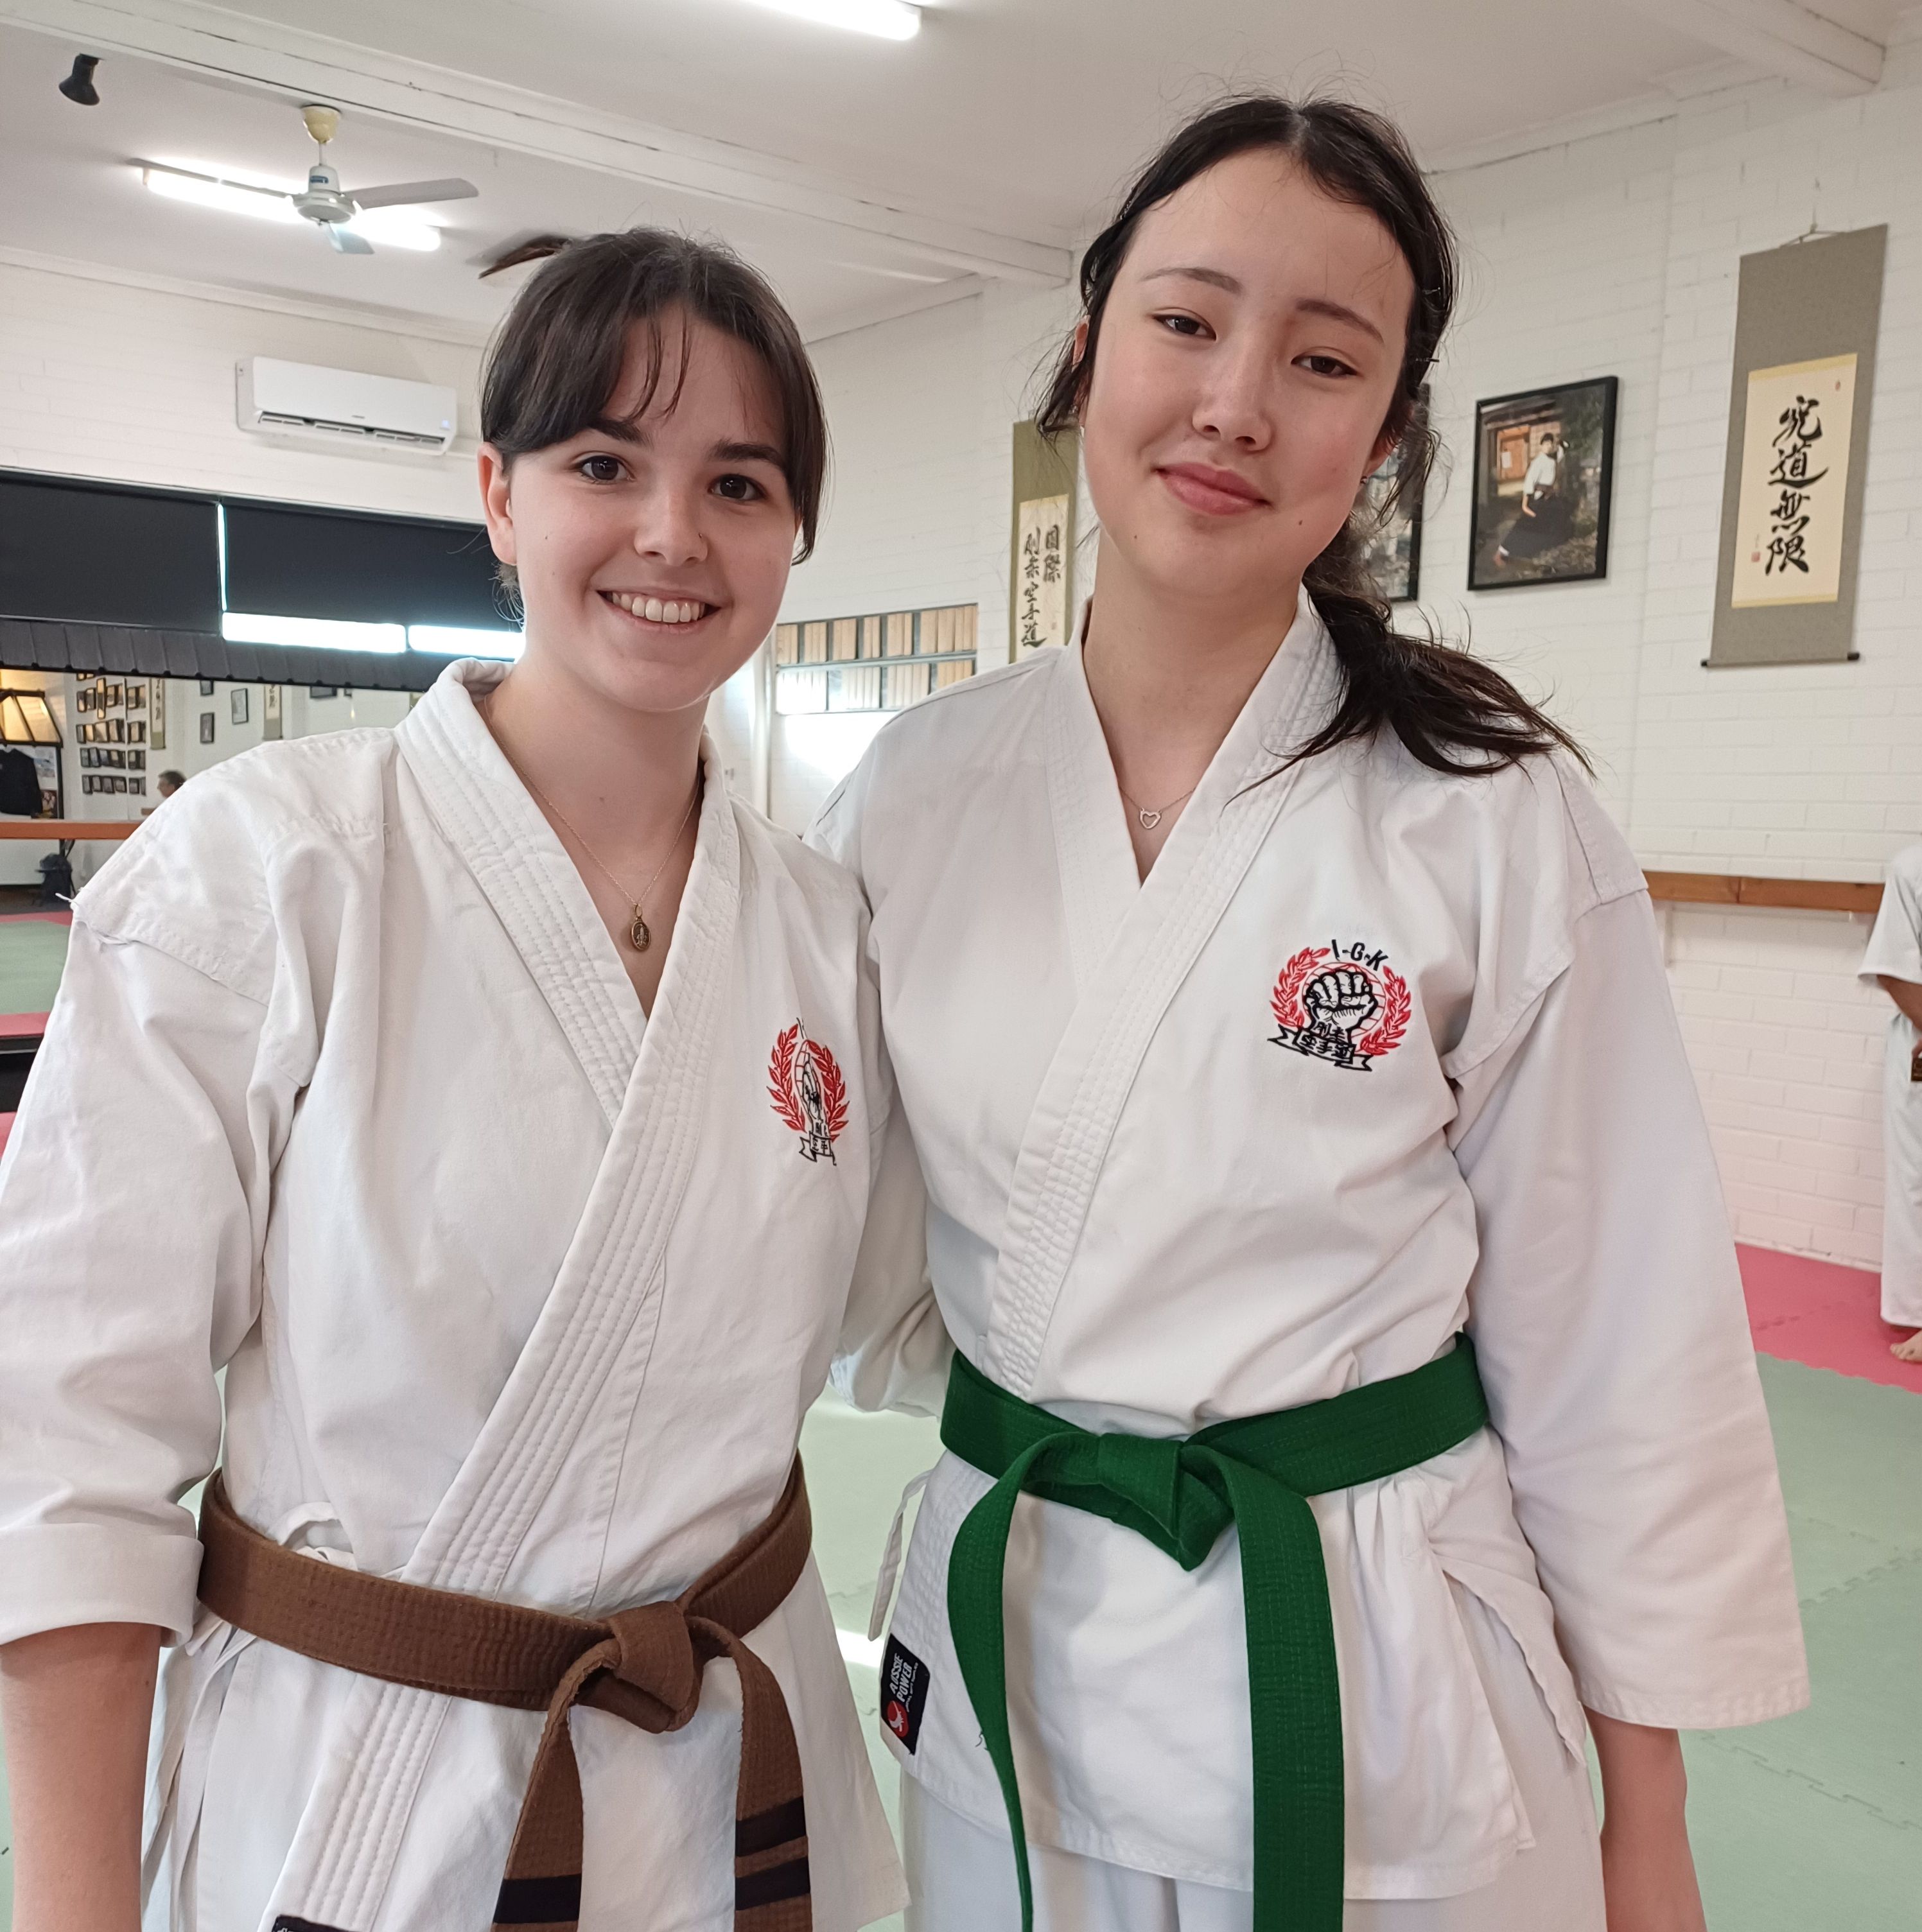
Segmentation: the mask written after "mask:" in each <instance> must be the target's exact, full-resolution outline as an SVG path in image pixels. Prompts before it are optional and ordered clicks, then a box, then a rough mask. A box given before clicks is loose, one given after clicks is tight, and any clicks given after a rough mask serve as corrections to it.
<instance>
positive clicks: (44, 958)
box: [0, 919, 68, 1013]
mask: <svg viewBox="0 0 1922 1932" xmlns="http://www.w3.org/2000/svg"><path fill="white" fill-rule="evenodd" d="M67 932H68V928H67V926H66V925H65V922H61V921H56V920H53V919H0V1013H47V1012H48V1011H50V1010H51V1008H52V1007H53V996H54V995H55V994H56V993H57V992H59V990H60V974H61V971H62V968H64V967H65V965H66V964H67Z"/></svg>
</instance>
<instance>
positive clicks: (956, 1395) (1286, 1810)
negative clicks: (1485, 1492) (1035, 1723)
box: [941, 1335, 1488, 1932]
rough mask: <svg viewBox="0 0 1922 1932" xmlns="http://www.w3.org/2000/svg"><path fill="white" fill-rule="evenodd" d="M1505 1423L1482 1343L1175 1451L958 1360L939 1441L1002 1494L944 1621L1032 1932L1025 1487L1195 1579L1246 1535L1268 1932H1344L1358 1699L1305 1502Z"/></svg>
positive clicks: (1260, 1867)
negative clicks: (1009, 1616)
mask: <svg viewBox="0 0 1922 1932" xmlns="http://www.w3.org/2000/svg"><path fill="white" fill-rule="evenodd" d="M1487 1421H1488V1403H1487V1401H1486V1400H1485V1398H1484V1397H1483V1395H1482V1379H1481V1377H1480V1376H1479V1375H1478V1374H1477V1373H1476V1368H1475V1351H1474V1349H1473V1346H1472V1345H1471V1344H1470V1342H1469V1340H1468V1338H1467V1336H1466V1335H1459V1336H1458V1337H1456V1338H1455V1346H1454V1347H1453V1348H1452V1349H1451V1350H1450V1351H1449V1352H1448V1354H1446V1355H1443V1356H1441V1357H1440V1358H1437V1360H1436V1361H1432V1362H1431V1363H1429V1364H1428V1365H1427V1366H1426V1367H1424V1368H1419V1369H1416V1370H1414V1371H1413V1373H1411V1374H1409V1375H1405V1376H1394V1377H1392V1378H1391V1379H1389V1380H1388V1381H1386V1382H1371V1383H1368V1384H1367V1385H1365V1386H1364V1387H1362V1388H1357V1389H1350V1391H1348V1392H1347V1394H1345V1395H1338V1396H1335V1397H1331V1398H1330V1399H1329V1400H1327V1401H1326V1402H1312V1403H1308V1404H1306V1405H1305V1406H1303V1407H1302V1408H1300V1409H1278V1410H1276V1411H1275V1413H1274V1414H1272V1415H1255V1416H1249V1417H1248V1418H1245V1419H1244V1420H1242V1421H1235V1422H1218V1423H1216V1424H1214V1425H1213V1426H1212V1427H1210V1428H1207V1429H1204V1430H1200V1431H1199V1432H1198V1433H1197V1434H1195V1435H1193V1436H1185V1437H1176V1438H1172V1439H1151V1438H1149V1437H1146V1436H1126V1435H1104V1436H1097V1435H1094V1434H1092V1433H1089V1431H1088V1430H1085V1429H1077V1427H1075V1426H1074V1424H1073V1423H1071V1422H1064V1421H1062V1419H1061V1418H1060V1417H1059V1416H1056V1415H1049V1414H1048V1412H1047V1411H1046V1410H1045V1409H1037V1408H1035V1406H1034V1405H1033V1404H1032V1403H1026V1402H1023V1400H1021V1398H1020V1397H1019V1396H1014V1395H1010V1394H1008V1391H1006V1390H1005V1389H1004V1388H998V1387H997V1386H996V1385H995V1384H994V1383H993V1382H990V1381H989V1380H988V1379H987V1377H986V1376H984V1375H983V1374H982V1373H981V1371H980V1370H978V1369H977V1368H975V1367H974V1366H973V1365H972V1364H971V1363H970V1362H969V1361H967V1360H966V1358H965V1357H963V1356H961V1355H956V1357H955V1358H954V1366H953V1370H952V1371H951V1372H950V1375H949V1377H948V1382H947V1403H946V1406H944V1409H943V1410H942V1412H941V1442H943V1444H944V1445H945V1446H946V1447H947V1448H948V1449H950V1451H953V1454H955V1455H956V1456H959V1457H960V1458H961V1459H962V1460H963V1461H964V1462H967V1463H972V1464H973V1465H974V1466H975V1468H976V1469H979V1470H981V1472H983V1474H984V1475H990V1476H992V1477H993V1478H995V1486H994V1487H993V1489H992V1490H990V1491H989V1492H988V1493H987V1495H986V1496H984V1497H983V1498H982V1499H981V1501H980V1502H978V1503H977V1504H976V1505H975V1507H974V1508H973V1509H972V1511H969V1514H968V1517H967V1519H966V1521H965V1522H963V1524H962V1526H961V1528H960V1529H959V1532H958V1533H957V1534H956V1537H955V1539H954V1547H953V1550H952V1552H951V1553H950V1556H949V1558H948V1565H947V1618H948V1624H949V1626H950V1630H951V1631H952V1632H953V1640H954V1654H955V1657H956V1660H957V1661H958V1662H959V1664H960V1667H961V1676H962V1681H963V1682H964V1683H965V1684H966V1685H967V1687H968V1696H969V1700H970V1701H971V1702H972V1703H973V1705H974V1707H975V1718H976V1720H977V1721H978V1722H979V1724H980V1725H981V1736H982V1739H983V1741H984V1742H985V1743H986V1745H987V1750H988V1755H989V1757H990V1758H991V1759H992V1760H993V1763H994V1768H995V1772H996V1775H997V1776H998V1777H999V1778H1000V1780H1001V1789H1002V1797H1003V1798H1004V1799H1005V1800H1006V1802H1007V1805H1008V1828H1009V1829H1010V1831H1011V1832H1012V1833H1013V1835H1014V1863H1015V1869H1016V1875H1017V1877H1018V1878H1019V1879H1020V1885H1021V1924H1022V1932H1032V1927H1033V1924H1034V1917H1035V1902H1034V1890H1033V1885H1032V1880H1031V1879H1030V1877H1029V1870H1028V1839H1027V1834H1026V1832H1025V1831H1024V1830H1023V1828H1022V1823H1021V1791H1020V1785H1019V1784H1018V1783H1017V1781H1016V1778H1015V1775H1014V1747H1013V1745H1011V1742H1010V1741H1009V1736H1008V1656H1007V1641H1006V1634H1005V1628H1004V1625H1003V1621H1002V1578H1003V1574H1004V1572H1005V1569H1006V1566H1007V1562H1008V1529H1009V1526H1010V1525H1011V1523H1013V1521H1014V1505H1015V1502H1016V1499H1017V1498H1018V1497H1019V1496H1020V1495H1021V1494H1022V1493H1023V1491H1024V1490H1025V1491H1026V1492H1027V1493H1029V1494H1030V1495H1032V1496H1044V1497H1045V1498H1047V1500H1048V1501H1049V1502H1056V1503H1065V1504H1066V1505H1068V1507H1069V1508H1072V1509H1079V1510H1086V1511H1088V1512H1089V1514H1091V1515H1093V1516H1102V1517H1107V1519H1108V1520H1109V1521H1110V1523H1120V1524H1121V1525H1122V1526H1123V1527H1125V1528H1126V1529H1131V1530H1134V1532H1136V1533H1137V1535H1141V1536H1145V1537H1146V1538H1147V1539H1148V1541H1149V1542H1150V1543H1152V1544H1154V1546H1155V1548H1156V1549H1158V1550H1161V1551H1163V1552H1164V1553H1166V1554H1167V1555H1168V1556H1172V1557H1173V1559H1175V1561H1176V1562H1177V1563H1179V1565H1181V1566H1182V1568H1183V1569H1184V1570H1194V1569H1198V1568H1200V1565H1201V1563H1202V1562H1203V1559H1204V1558H1206V1556H1207V1555H1208V1553H1209V1551H1210V1550H1212V1549H1213V1548H1214V1547H1215V1541H1216V1539H1217V1538H1219V1536H1220V1535H1221V1532H1223V1531H1224V1529H1227V1527H1228V1526H1229V1525H1230V1523H1233V1525H1234V1526H1235V1528H1236V1531H1237V1532H1239V1535H1240V1538H1241V1544H1242V1604H1243V1607H1244V1610H1245V1613H1246V1616H1247V1619H1248V1691H1249V1697H1250V1712H1249V1717H1250V1721H1251V1728H1252V1730H1253V1733H1254V1932H1341V1881H1342V1872H1343V1836H1342V1830H1343V1820H1342V1787H1341V1685H1340V1683H1339V1681H1338V1679H1337V1677H1336V1676H1335V1627H1334V1623H1333V1621H1332V1618H1331V1617H1330V1615H1329V1607H1328V1571H1327V1568H1326V1565H1324V1563H1323V1559H1322V1553H1321V1536H1320V1531H1319V1530H1318V1529H1317V1526H1316V1524H1315V1520H1314V1511H1312V1510H1311V1509H1310V1508H1309V1507H1308V1498H1309V1497H1310V1496H1322V1495H1324V1494H1326V1493H1327V1492H1328V1491H1329V1490H1346V1489H1352V1488H1353V1487H1355V1486H1356V1484H1359V1483H1373V1482H1378V1481H1380V1480H1381V1479H1382V1478H1383V1477H1385V1476H1392V1475H1395V1473H1396V1472H1398V1471H1399V1470H1402V1469H1413V1467H1414V1466H1416V1464H1417V1463H1425V1462H1427V1461H1428V1460H1429V1459H1430V1458H1431V1457H1434V1456H1439V1455H1440V1454H1442V1453H1443V1451H1445V1450H1449V1449H1452V1448H1455V1445H1457V1444H1458V1443H1460V1442H1466V1441H1467V1439H1468V1438H1469V1437H1470V1436H1473V1434H1474V1433H1476V1430H1479V1429H1480V1428H1481V1427H1482V1426H1483V1424H1485V1423H1486V1422H1487Z"/></svg>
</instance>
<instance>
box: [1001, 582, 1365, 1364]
mask: <svg viewBox="0 0 1922 1932" xmlns="http://www.w3.org/2000/svg"><path fill="white" fill-rule="evenodd" d="M1338 683H1339V673H1338V667H1337V666H1336V664H1335V659H1334V653H1333V650H1332V647H1331V646H1330V645H1329V642H1328V637H1327V634H1326V631H1324V630H1323V628H1322V625H1321V620H1320V618H1319V617H1318V616H1317V615H1316V614H1315V612H1314V606H1313V605H1312V604H1311V603H1310V602H1309V601H1308V595H1307V593H1306V592H1303V593H1302V599H1301V604H1300V606H1299V610H1298V612H1297V614H1296V621H1295V623H1294V625H1293V627H1292V628H1291V629H1290V631H1289V633H1288V636H1287V639H1286V640H1284V643H1283V645H1282V647H1281V649H1279V650H1278V652H1276V653H1275V659H1274V661H1273V662H1272V664H1269V667H1268V669H1267V670H1266V671H1265V672H1264V673H1263V675H1262V677H1261V680H1260V682H1259V683H1258V684H1257V685H1256V686H1255V688H1254V691H1253V692H1252V693H1251V694H1250V696H1249V698H1248V703H1246V704H1245V706H1243V707H1242V713H1241V715H1240V716H1239V718H1237V719H1236V721H1235V724H1234V725H1233V728H1232V729H1231V730H1230V732H1229V733H1228V735H1227V737H1226V738H1225V739H1224V740H1223V741H1222V743H1221V748H1220V750H1219V751H1217V752H1216V753H1215V757H1214V759H1213V760H1212V763H1210V764H1209V767H1208V770H1207V772H1206V775H1204V776H1203V779H1202V781H1201V783H1200V784H1199V785H1198V786H1197V787H1196V788H1195V791H1194V796H1193V798H1192V799H1191V800H1190V802H1189V804H1188V809H1187V810H1186V811H1184V812H1183V813H1182V817H1181V819H1180V821H1179V823H1177V824H1176V827H1175V829H1174V831H1173V833H1172V834H1171V835H1170V838H1169V839H1168V842H1167V844H1166V845H1164V847H1162V849H1161V856H1159V857H1158V859H1156V861H1155V866H1154V869H1153V870H1152V871H1151V872H1150V873H1149V875H1148V877H1147V878H1146V880H1144V881H1143V883H1142V884H1141V886H1140V889H1139V891H1138V892H1137V893H1136V894H1135V895H1134V901H1133V903H1132V904H1130V905H1128V907H1127V908H1126V909H1125V910H1119V906H1118V903H1117V899H1116V887H1115V886H1114V885H1113V883H1111V882H1112V881H1113V880H1115V878H1116V872H1115V869H1114V854H1113V852H1112V851H1111V850H1110V849H1109V848H1110V847H1111V846H1112V844H1113V840H1112V838H1110V835H1109V833H1108V830H1107V826H1106V825H1105V823H1104V820H1107V819H1112V820H1113V821H1115V823H1116V824H1117V825H1119V827H1120V835H1121V838H1122V843H1123V846H1124V847H1125V846H1126V842H1127V832H1126V826H1125V822H1124V821H1122V819H1121V816H1120V813H1121V805H1120V799H1119V793H1118V792H1117V791H1116V787H1115V778H1114V770H1113V764H1112V763H1111V762H1110V760H1109V759H1108V757H1107V748H1106V745H1105V743H1104V742H1103V741H1102V739H1101V723H1100V720H1099V719H1098V718H1097V717H1096V715H1095V709H1094V705H1093V702H1092V699H1091V698H1090V697H1089V694H1088V689H1087V685H1086V679H1085V677H1084V676H1083V675H1082V674H1081V673H1080V670H1079V668H1078V667H1071V666H1069V665H1066V664H1064V665H1063V666H1062V667H1061V669H1060V670H1057V671H1056V672H1055V673H1053V679H1052V682H1051V685H1050V690H1049V693H1048V701H1049V703H1050V706H1052V707H1053V715H1052V716H1051V717H1050V772H1051V777H1050V794H1051V796H1050V804H1051V807H1052V809H1053V814H1054V819H1055V828H1056V838H1057V841H1058V843H1059V847H1060V851H1061V869H1062V894H1063V898H1064V901H1065V916H1066V919H1067V924H1068V933H1069V944H1070V947H1071V949H1072V950H1073V951H1074V965H1075V976H1076V981H1077V989H1078V990H1079V992H1080V998H1079V999H1078V1000H1077V1003H1076V1005H1075V1009H1074V1013H1073V1015H1072V1016H1071V1018H1070V1019H1069V1021H1068V1027H1067V1030H1066V1031H1065V1032H1064V1034H1062V1040H1061V1044H1060V1045H1059V1047H1057V1048H1056V1051H1055V1055H1054V1058H1053V1060H1052V1061H1050V1064H1049V1067H1048V1070H1047V1074H1046V1076H1044V1079H1043V1080H1042V1082H1041V1091H1040V1093H1039V1094H1038V1097H1037V1099H1036V1101H1035V1109H1034V1112H1033V1113H1032V1115H1031V1116H1030V1117H1029V1122H1028V1127H1027V1131H1026V1135H1025V1136H1024V1138H1023V1142H1022V1145H1021V1151H1020V1154H1019V1156H1018V1157H1017V1160H1016V1163H1015V1168H1014V1184H1013V1186H1012V1188H1011V1191H1010V1194H1009V1199H1008V1217H1007V1221H1006V1223H1005V1232H1004V1234H1003V1238H1002V1248H1001V1253H1000V1257H999V1262H998V1264H997V1265H996V1274H995V1283H994V1289H993V1301H992V1307H991V1308H990V1314H989V1319H988V1332H987V1342H986V1354H987V1361H986V1362H985V1363H984V1364H983V1365H982V1366H983V1367H985V1368H986V1370H987V1373H989V1374H990V1376H992V1377H993V1379H994V1380H995V1381H996V1382H999V1384H1000V1385H1001V1386H1002V1388H1006V1389H1008V1390H1011V1391H1013V1392H1014V1394H1017V1395H1019V1396H1021V1397H1023V1398H1024V1399H1025V1398H1028V1397H1029V1396H1030V1393H1031V1390H1032V1384H1033V1380H1034V1376H1035V1370H1036V1368H1037V1367H1038V1364H1039V1363H1040V1361H1041V1347H1042V1344H1043V1343H1044V1340H1045V1339H1046V1337H1047V1330H1048V1325H1049V1323H1050V1321H1051V1320H1052V1319H1053V1314H1054V1308H1055V1303H1056V1298H1057V1297H1058V1296H1059V1294H1060V1292H1061V1287H1062V1281H1063V1280H1064V1279H1065V1277H1066V1275H1067V1273H1068V1266H1069V1264H1070V1263H1071V1261H1072V1260H1073V1259H1074V1251H1075V1249H1076V1247H1077V1245H1078V1244H1079V1242H1080V1237H1081V1229H1082V1226H1083V1223H1084V1221H1085V1220H1086V1217H1087V1212H1088V1205H1089V1201H1090V1200H1091V1199H1092V1197H1093V1195H1094V1192H1095V1187H1096V1185H1097V1184H1098V1182H1099V1181H1100V1179H1101V1169H1102V1166H1103V1164H1104V1161H1105V1159H1106V1157H1107V1148H1108V1143H1109V1142H1110V1139H1112V1138H1113V1133H1114V1130H1115V1126H1116V1121H1118V1120H1119V1118H1120V1115H1121V1111H1122V1107H1123V1106H1125V1103H1126V1102H1127V1099H1128V1090H1129V1088H1131V1086H1132V1085H1133V1084H1134V1076H1135V1073H1136V1070H1137V1068H1139V1067H1140V1064H1141V1060H1142V1056H1143V1055H1144V1054H1145V1053H1146V1052H1147V1050H1148V1046H1149V1042H1150V1041H1151V1040H1152V1039H1153V1038H1154V1037H1155V1029H1156V1028H1158V1026H1159V1025H1161V1016H1162V1015H1163V1014H1164V1013H1166V1012H1167V1008H1168V1004H1169V1002H1170V1001H1171V1000H1173V998H1174V996H1175V994H1176V991H1177V990H1178V989H1179V987H1180V986H1181V983H1182V980H1184V979H1185V978H1186V977H1187V975H1188V971H1189V970H1190V968H1191V967H1192V966H1193V965H1194V962H1195V960H1196V959H1197V956H1199V955H1200V952H1201V949H1202V947H1203V946H1204V945H1206V943H1207V941H1208V937H1209V934H1210V933H1212V932H1213V931H1214V929H1215V926H1216V924H1217V922H1218V921H1219V920H1220V919H1221V915H1222V914H1223V913H1224V912H1225V911H1226V910H1227V907H1228V905H1229V904H1230V901H1232V900H1233V897H1234V895H1235V893H1236V890H1237V889H1238V888H1239V886H1240V884H1241V882H1242V879H1243V877H1245V875H1246V874H1247V871H1248V867H1249V865H1251V863H1252V862H1254V856H1255V854H1256V853H1257V851H1259V850H1260V848H1261V845H1262V842H1263V840H1264V839H1266V837H1267V836H1268V834H1269V831H1270V829H1272V826H1274V823H1275V820H1276V819H1277V817H1278V816H1279V815H1280V814H1281V809H1282V807H1283V805H1284V803H1285V802H1286V801H1287V797H1288V795H1289V793H1290V791H1291V790H1293V785H1294V782H1295V777H1296V769H1295V768H1294V767H1293V766H1289V765H1288V763H1287V759H1288V757H1289V754H1290V750H1291V748H1292V747H1293V746H1294V745H1296V744H1299V742H1301V741H1302V738H1303V737H1304V736H1305V735H1307V733H1308V730H1311V729H1312V728H1313V726H1314V724H1316V723H1318V722H1319V721H1320V719H1321V718H1322V717H1323V715H1325V712H1326V706H1327V705H1328V703H1329V702H1330V701H1331V700H1332V698H1333V697H1334V696H1335V693H1336V691H1337V690H1338ZM1090 733H1092V734H1093V743H1094V745H1095V747H1096V748H1098V749H1097V750H1096V751H1092V752H1091V751H1090V748H1089V734H1090ZM1091 796H1092V803H1091ZM1126 863H1127V865H1128V868H1129V869H1128V874H1127V875H1126V876H1128V877H1132V876H1133V867H1134V860H1133V857H1132V854H1131V853H1130V854H1129V856H1128V858H1127V859H1126ZM1104 929H1105V930H1104ZM1104 939H1105V942H1106V943H1105V946H1104V944H1103V941H1104ZM1098 948H1100V949H1101V950H1097V949H1098ZM1084 959H1085V964H1084Z"/></svg>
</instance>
